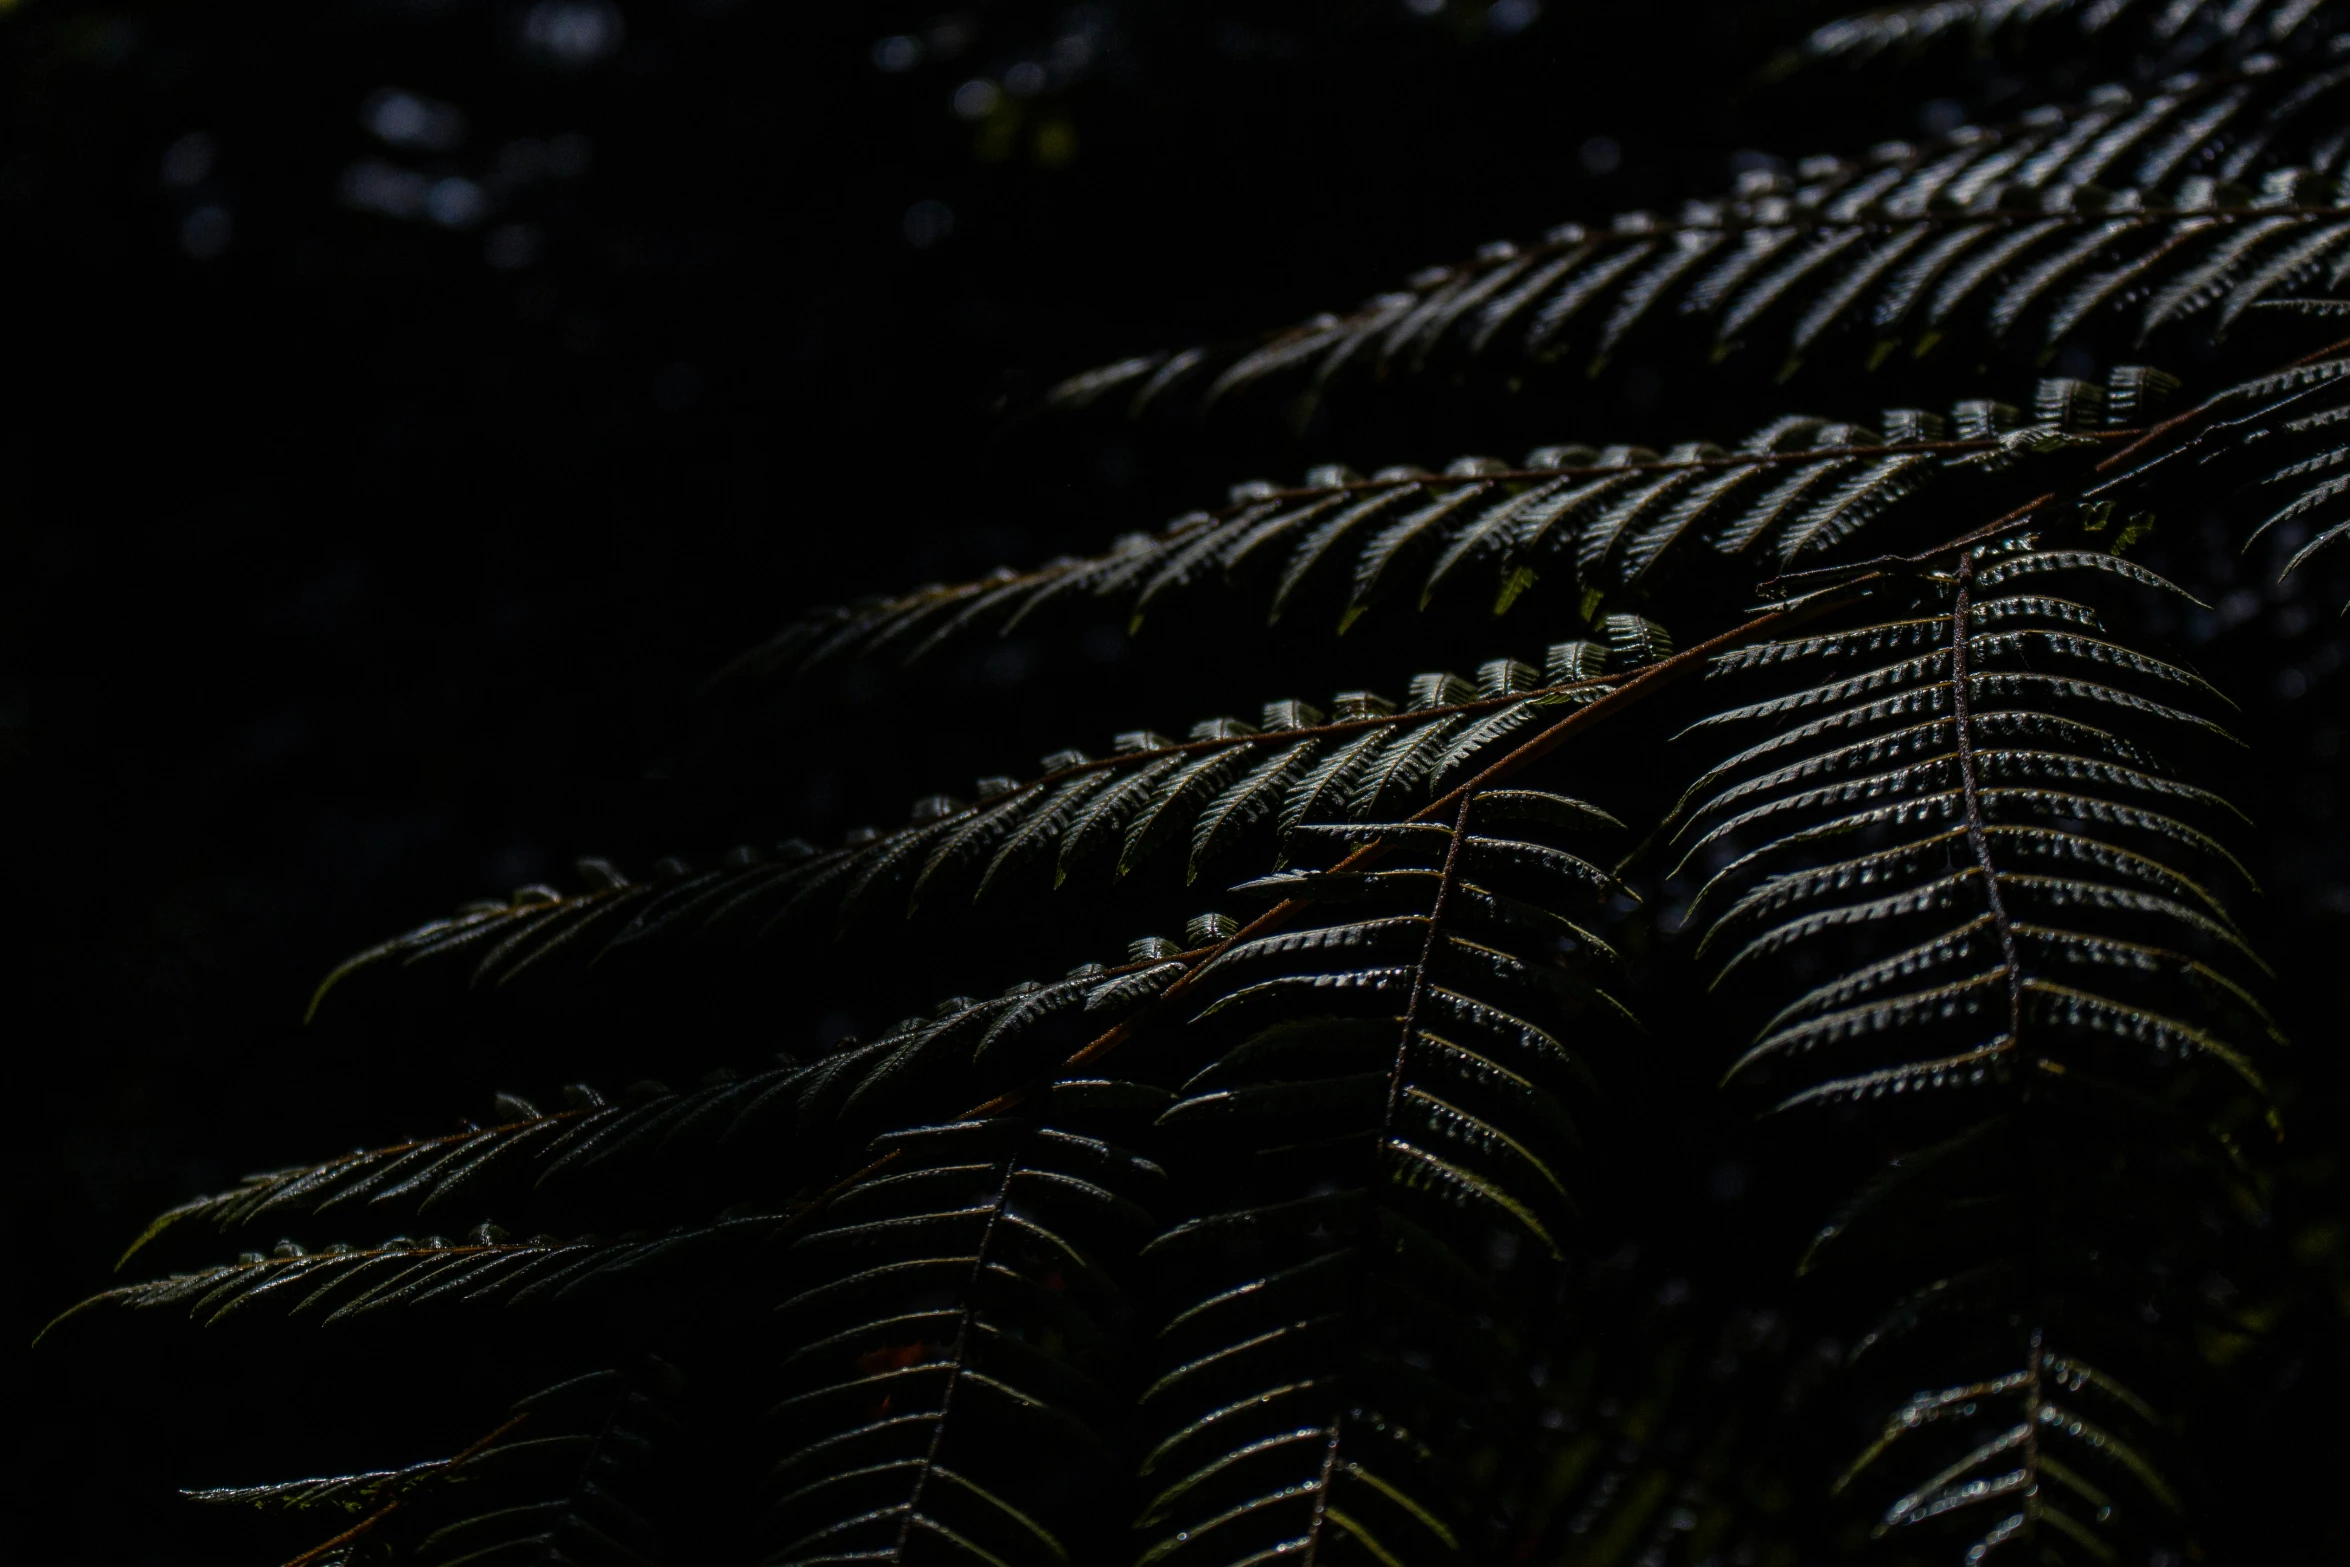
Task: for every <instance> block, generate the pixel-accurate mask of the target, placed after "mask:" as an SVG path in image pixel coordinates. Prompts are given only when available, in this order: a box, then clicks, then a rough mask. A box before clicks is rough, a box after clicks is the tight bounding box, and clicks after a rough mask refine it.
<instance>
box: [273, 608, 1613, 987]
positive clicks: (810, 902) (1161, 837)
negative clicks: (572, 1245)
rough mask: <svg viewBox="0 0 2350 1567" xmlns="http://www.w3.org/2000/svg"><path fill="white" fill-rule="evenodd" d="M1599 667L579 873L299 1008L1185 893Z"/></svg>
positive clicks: (1431, 682) (1266, 730)
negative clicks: (921, 916) (374, 976)
mask: <svg viewBox="0 0 2350 1567" xmlns="http://www.w3.org/2000/svg"><path fill="white" fill-rule="evenodd" d="M1606 663H1607V658H1606V655H1605V653H1604V652H1603V651H1602V650H1601V649H1600V648H1599V647H1598V646H1597V645H1596V644H1593V643H1589V642H1577V643H1565V644H1560V645H1558V646H1556V647H1554V648H1552V649H1551V650H1550V653H1549V655H1548V658H1547V664H1546V668H1545V669H1544V670H1542V671H1536V670H1534V669H1533V668H1532V666H1530V665H1526V664H1522V663H1518V662H1516V661H1514V660H1510V659H1496V660H1493V661H1491V662H1489V663H1487V664H1486V665H1484V666H1482V667H1481V668H1480V669H1479V671H1478V678H1477V680H1476V681H1475V682H1474V683H1472V682H1468V681H1464V680H1462V679H1461V678H1460V677H1458V676H1455V675H1450V674H1444V673H1433V674H1426V675H1419V676H1415V677H1414V678H1413V680H1412V682H1411V684H1410V687H1409V690H1408V692H1407V696H1406V701H1405V705H1403V706H1402V707H1401V708H1400V709H1399V708H1398V706H1397V704H1396V703H1395V702H1393V701H1391V700H1389V699H1387V698H1385V697H1382V696H1379V695H1377V694H1375V693H1371V692H1363V691H1351V692H1341V693H1340V694H1339V696H1338V698H1337V700H1336V703H1335V713H1336V716H1335V717H1325V716H1324V715H1323V714H1321V713H1320V712H1319V711H1318V710H1316V709H1314V708H1313V707H1311V706H1309V705H1308V704H1305V703H1302V702H1297V701H1294V700H1289V701H1281V702H1272V703H1267V704H1266V705H1265V708H1264V710H1263V712H1262V714H1261V715H1260V716H1261V719H1262V722H1261V724H1250V723H1246V722H1243V721H1241V720H1239V719H1234V718H1216V719H1206V720H1203V721H1201V722H1200V723H1197V724H1194V725H1193V726H1192V727H1191V730H1190V735H1191V738H1189V739H1188V740H1184V741H1174V740H1169V739H1166V738H1165V737H1163V736H1159V735H1155V734H1151V733H1148V732H1145V731H1131V732H1129V733H1126V734H1123V735H1120V736H1118V737H1117V740H1116V741H1115V742H1114V744H1115V750H1114V751H1113V754H1111V755H1110V756H1108V757H1104V758H1098V759H1097V758H1091V757H1086V756H1084V755H1082V754H1081V753H1075V752H1059V753H1055V754H1054V755H1053V756H1050V757H1047V758H1045V767H1046V771H1045V773H1044V774H1043V775H1042V776H1041V777H1039V778H1036V779H1034V780H1032V781H1030V782H1027V783H1018V782H1014V781H1012V780H1008V779H1005V780H990V781H988V784H989V786H988V787H987V788H986V789H984V790H983V791H982V798H981V800H980V801H979V802H978V803H977V804H975V805H965V804H962V803H960V802H956V801H952V800H949V799H946V798H945V797H941V796H933V797H930V798H929V799H926V800H924V801H923V802H921V803H920V804H919V805H918V806H917V807H916V811H915V816H914V820H913V821H911V822H910V823H908V824H907V825H906V826H904V827H902V828H899V829H898V830H896V831H895V832H891V833H869V832H866V833H853V834H851V835H850V841H849V842H848V843H845V844H843V845H841V846H840V847H838V848H835V849H831V850H825V851H817V850H814V849H811V848H809V847H807V846H806V845H804V844H797V843H795V844H790V845H786V846H785V847H784V849H783V850H781V851H778V853H777V854H775V855H773V856H769V855H763V854H760V853H758V852H757V851H754V850H749V849H741V850H736V851H734V852H733V853H731V854H730V855H728V856H727V858H726V860H725V862H724V863H723V864H722V865H721V866H720V867H718V868H717V869H714V870H709V871H702V872H698V873H697V872H691V871H685V870H682V869H679V870H677V871H675V872H674V873H673V874H671V875H670V876H668V877H667V878H666V879H664V880H662V881H656V882H646V883H638V882H630V881H628V880H627V879H626V878H624V877H622V876H621V875H620V874H619V873H618V872H617V871H613V870H611V869H609V867H608V865H607V864H606V862H603V861H588V862H583V864H584V866H585V867H586V868H587V869H589V870H591V871H593V872H595V873H597V874H596V882H597V883H598V884H595V885H591V887H590V888H589V889H588V890H586V891H584V892H580V893H575V894H570V895H568V896H567V895H564V894H560V893H557V892H555V891H554V890H553V889H550V888H544V887H532V888H526V889H524V890H523V891H522V892H521V893H519V894H517V896H516V898H515V899H514V900H513V901H512V902H509V903H506V904H491V905H483V906H479V907H477V908H475V909H474V910H472V911H470V912H467V913H462V914H459V915H457V916H455V917H453V918H451V919H447V920H438V921H434V922H433V923H431V924H428V925H425V926H422V927H420V928H419V929H417V930H415V931H412V932H410V933H409V934H408V935H406V936H403V937H399V938H396V939H394V940H392V941H389V942H384V943H382V944H380V945H378V946H375V947H372V948H370V949H368V950H367V951H365V952H362V953H360V954H358V955H357V956H355V957H353V958H351V959H348V960H347V961H345V962H344V963H343V964H342V965H341V966H340V967H338V968H337V969H336V970H335V971H334V973H333V974H331V975H329V976H328V978H327V980H326V982H325V983H324V984H322V985H321V986H320V987H319V993H318V1000H314V1001H313V1011H315V1010H316V1007H317V1005H318V1001H319V1000H323V999H324V997H325V996H326V995H328V994H329V993H330V992H331V991H332V990H333V989H334V988H335V987H337V986H338V985H340V984H342V983H344V982H345V981H346V980H348V979H349V978H350V977H351V976H353V975H357V974H360V973H363V972H365V971H367V970H370V969H374V968H379V967H385V966H390V965H401V966H406V965H411V964H417V963H427V962H434V961H439V960H443V959H449V958H465V957H469V958H473V959H474V969H473V982H474V983H476V984H503V983H506V982H508V981H510V980H513V979H515V978H518V977H520V976H522V975H524V974H526V973H530V972H532V971H533V970H534V969H537V968H539V967H541V966H543V965H545V964H547V963H549V962H550V961H552V960H555V959H558V958H565V957H568V958H573V959H578V960H585V961H592V960H594V959H595V958H597V957H600V956H602V955H604V954H605V953H613V954H616V955H617V954H620V953H624V952H627V951H630V950H632V949H634V950H642V949H643V948H645V947H647V946H649V945H651V944H654V943H657V942H660V941H664V940H676V939H694V940H712V939H725V938H728V937H740V936H745V935H750V936H764V935H767V934H769V933H770V932H774V931H777V930H779V929H786V928H791V927H793V926H795V925H796V926H797V927H798V928H800V929H803V930H804V929H805V928H807V926H809V925H811V924H822V923H835V924H838V925H843V926H845V925H849V924H854V923H858V922H861V921H868V920H871V919H874V918H877V917H879V916H881V915H883V914H885V913H886V914H890V915H897V916H903V915H905V914H908V913H910V912H912V911H913V909H914V908H915V907H917V906H922V907H930V908H936V907H938V906H940V905H943V904H945V903H946V902H947V901H948V900H949V899H950V898H953V897H955V896H956V895H957V894H961V895H964V896H967V897H969V898H971V899H974V900H977V899H982V898H985V897H987V896H989V895H991V894H996V893H1000V892H1002V891H1004V890H1007V889H1009V888H1010V887H1011V886H1012V885H1013V884H1014V883H1016V882H1019V881H1021V880H1023V879H1027V878H1028V872H1029V868H1030V867H1033V866H1037V865H1039V864H1040V863H1041V862H1042V860H1043V859H1044V857H1045V856H1046V855H1047V854H1048V853H1050V854H1051V856H1052V862H1053V866H1054V874H1053V880H1054V882H1055V884H1058V883H1059V882H1061V881H1064V880H1066V879H1067V878H1068V877H1069V876H1070V875H1071V874H1072V873H1073V872H1077V871H1080V870H1089V869H1093V868H1095V863H1096V862H1100V861H1108V862H1110V863H1111V864H1112V865H1113V866H1114V873H1115V874H1116V875H1118V876H1121V877H1122V876H1126V875H1129V874H1131V873H1133V872H1135V871H1137V870H1140V869H1142V868H1143V867H1144V866H1145V865H1146V864H1148V863H1149V862H1150V861H1151V860H1152V859H1153V858H1154V856H1156V855H1158V854H1159V853H1161V852H1162V851H1164V850H1165V849H1166V848H1167V847H1168V846H1169V845H1171V844H1175V843H1181V844H1183V845H1185V846H1186V847H1187V848H1188V850H1189V855H1190V860H1189V863H1190V869H1191V871H1192V873H1193V875H1195V876H1196V874H1197V872H1198V871H1199V870H1200V869H1201V868H1202V867H1203V866H1205V865H1207V864H1209V863H1210V862H1212V861H1221V860H1224V859H1227V858H1229V856H1230V855H1231V854H1232V852H1233V849H1234V846H1235V845H1236V844H1237V843H1238V842H1240V841H1242V840H1243V839H1245V838H1247V837H1249V836H1250V835H1251V834H1252V833H1254V832H1256V831H1257V830H1259V829H1261V828H1263V827H1265V826H1266V825H1268V822H1269V824H1270V826H1271V827H1272V828H1273V829H1274V830H1275V832H1276V834H1277V836H1278V837H1280V838H1286V837H1287V836H1288V834H1289V833H1290V831H1292V830H1293V829H1294V828H1295V826H1296V825H1297V824H1298V823H1299V822H1300V821H1301V820H1303V819H1304V818H1305V817H1306V816H1307V815H1309V814H1315V813H1320V812H1328V813H1330V814H1343V813H1347V812H1352V813H1353V814H1355V815H1357V816H1365V815H1372V814H1376V813H1379V812H1395V811H1398V810H1401V811H1406V812H1408V811H1409V810H1411V809H1413V808H1415V807H1417V806H1418V805H1420V804H1422V803H1423V802H1424V801H1425V800H1426V799H1427V798H1428V797H1429V794H1430V791H1431V790H1432V789H1433V788H1434V787H1435V786H1436V785H1437V784H1438V783H1440V782H1443V781H1445V780H1446V779H1448V778H1450V777H1454V776H1457V774H1458V773H1459V771H1460V770H1461V769H1462V768H1463V767H1466V766H1467V765H1469V763H1470V762H1472V761H1473V760H1475V759H1477V758H1480V757H1484V758H1488V759H1490V755H1491V754H1492V753H1493V751H1494V748H1495V747H1497V746H1498V745H1500V743H1501V742H1502V741H1504V740H1506V739H1507V738H1508V737H1509V736H1511V735H1513V734H1515V733H1517V732H1519V731H1520V730H1522V729H1524V728H1525V727H1526V726H1527V725H1529V724H1530V723H1533V722H1535V721H1536V720H1537V719H1539V718H1540V717H1542V716H1543V715H1544V714H1546V713H1550V712H1551V711H1552V710H1553V709H1554V708H1558V707H1561V706H1571V705H1573V704H1576V703H1579V702H1586V701H1590V700H1592V699H1594V698H1596V697H1597V696H1600V695H1603V694H1605V692H1606V691H1607V690H1608V689H1609V687H1608V686H1607V685H1606V684H1605V682H1604V681H1603V680H1602V679H1601V677H1600V673H1599V671H1600V669H1601V668H1602V666H1604V665H1605V664H1606Z"/></svg>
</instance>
